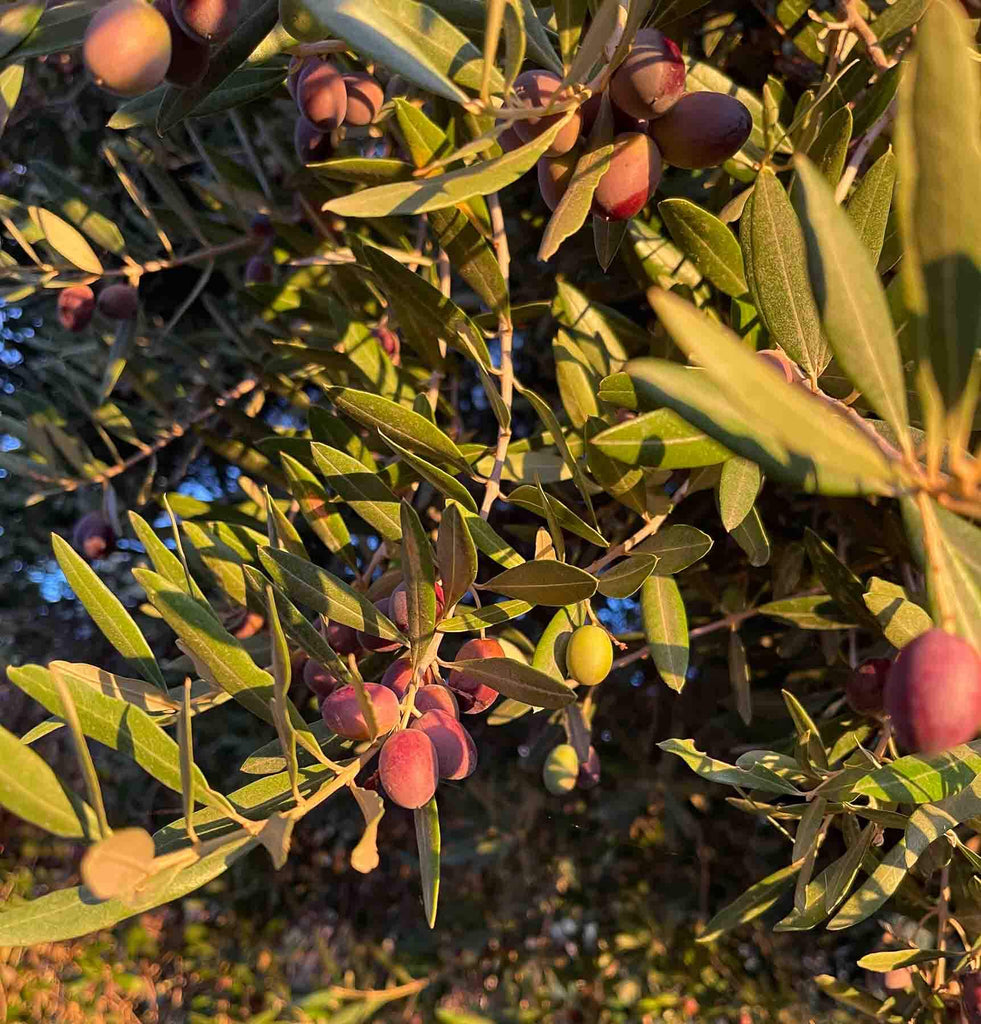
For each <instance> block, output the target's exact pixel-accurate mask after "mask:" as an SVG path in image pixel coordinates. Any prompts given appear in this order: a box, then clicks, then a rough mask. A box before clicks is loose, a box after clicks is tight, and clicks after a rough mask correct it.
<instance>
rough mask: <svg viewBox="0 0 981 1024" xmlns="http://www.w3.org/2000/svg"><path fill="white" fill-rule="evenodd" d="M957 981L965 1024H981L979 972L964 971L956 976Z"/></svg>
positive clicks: (980, 972) (980, 978) (980, 983)
mask: <svg viewBox="0 0 981 1024" xmlns="http://www.w3.org/2000/svg"><path fill="white" fill-rule="evenodd" d="M957 980H958V981H959V982H960V985H961V1010H962V1011H963V1014H964V1021H965V1024H981V971H965V972H964V973H963V974H958V975H957Z"/></svg>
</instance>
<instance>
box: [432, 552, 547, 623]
mask: <svg viewBox="0 0 981 1024" xmlns="http://www.w3.org/2000/svg"><path fill="white" fill-rule="evenodd" d="M525 564H526V565H527V564H530V563H525ZM461 607H464V606H459V605H458V606H457V612H458V614H457V615H454V616H452V618H449V619H443V620H442V622H440V623H439V625H438V626H437V627H436V628H437V629H438V630H439V632H440V633H472V632H474V631H476V630H478V629H486V628H487V627H488V626H498V625H500V624H501V623H502V622H510V621H511V620H512V619H517V618H519V617H520V616H522V615H525V614H526V613H528V612H530V611H531V610H532V608H534V607H535V604H534V603H533V602H531V601H522V600H517V599H516V600H512V601H498V602H497V604H485V605H484V606H483V607H482V608H476V609H471V608H466V609H465V610H464V611H460V608H461Z"/></svg>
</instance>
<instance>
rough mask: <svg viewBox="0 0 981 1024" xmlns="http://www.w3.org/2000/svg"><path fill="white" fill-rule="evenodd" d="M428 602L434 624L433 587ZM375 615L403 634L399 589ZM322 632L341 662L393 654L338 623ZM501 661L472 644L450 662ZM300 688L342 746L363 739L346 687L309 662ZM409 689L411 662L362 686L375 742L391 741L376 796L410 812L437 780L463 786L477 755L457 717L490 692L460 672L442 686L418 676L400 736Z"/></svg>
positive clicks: (477, 708) (492, 646) (493, 650)
mask: <svg viewBox="0 0 981 1024" xmlns="http://www.w3.org/2000/svg"><path fill="white" fill-rule="evenodd" d="M435 596H436V613H437V618H438V617H439V616H440V615H442V613H443V591H442V588H441V587H440V585H439V584H438V583H437V584H436V587H435ZM375 607H376V608H377V609H378V610H379V612H381V613H382V614H383V615H385V616H387V617H388V618H390V619H391V620H392V621H393V622H394V623H395V624H396V625H397V626H398V627H399V628H400V629H402V630H406V629H408V625H409V613H408V612H409V610H408V595H407V594H406V590H405V586H404V585H402V584H400V585H399V586H398V587H396V588H395V590H394V591H392V594H391V595H390V596H389V597H386V598H382V599H380V600H378V601H376V602H375ZM322 632H323V635H324V638H325V639H326V640H327V642H328V643H329V644H330V645H331V647H332V648H333V649H334V651H335V652H336V653H337V654H339V655H341V656H348V655H357V654H358V653H359V652H361V651H375V652H386V651H397V650H398V649H399V646H400V645H399V644H398V643H393V642H392V641H389V640H385V639H383V638H381V637H377V636H372V635H370V634H368V633H364V632H361V631H356V630H354V629H352V628H351V627H350V626H345V625H342V624H341V623H338V622H330V623H327V624H326V625H324V626H323V628H322ZM503 657H505V652H504V648H503V647H501V645H500V643H499V642H498V641H497V640H493V639H486V640H484V639H474V640H468V641H467V642H466V643H464V644H463V645H462V646H461V647H460V649H459V651H458V652H457V656H456V661H457V662H466V661H475V660H482V659H484V658H503ZM303 680H304V682H305V683H306V684H307V686H308V687H309V688H310V689H311V690H312V691H313V693H314V694H316V696H317V698H318V701H319V703H320V713H321V715H322V717H323V720H324V722H325V724H326V725H327V727H328V728H329V729H330V730H331V731H332V732H333V733H335V734H336V735H338V736H343V737H344V738H345V739H350V740H359V741H363V740H367V739H370V738H371V737H370V733H369V729H368V723H367V721H366V720H365V717H364V713H363V711H362V708H361V705H360V703H359V702H358V696H357V692H356V690H355V688H354V687H353V686H350V685H344V684H342V682H341V680H339V679H338V678H337V677H336V676H335V675H334V674H333V673H332V672H331V671H330V670H329V669H328V668H326V667H325V666H324V665H321V664H319V663H317V662H315V661H307V662H306V664H305V665H304V667H303ZM412 681H413V670H412V661H411V659H410V658H408V657H407V656H402V657H399V658H396V659H395V660H394V661H393V662H392V663H391V664H390V665H389V666H388V668H387V669H386V670H385V672H384V673H383V674H382V676H381V679H380V680H379V682H377V683H365V684H364V689H365V694H366V696H367V698H368V702H369V703H370V705H371V708H372V711H373V712H374V716H375V724H376V726H377V731H378V735H379V736H384V735H385V734H386V733H391V735H390V736H388V738H387V739H386V740H385V742H384V744H383V745H382V749H381V754H380V755H379V762H378V778H379V781H380V783H381V785H382V788H383V789H384V791H385V793H386V794H387V795H388V797H389V798H390V799H391V800H392V801H393V802H394V803H396V804H398V805H399V806H401V807H408V808H417V807H422V806H423V805H424V804H426V803H428V802H429V800H430V799H432V796H433V794H434V793H435V792H436V786H437V784H438V783H439V780H440V779H465V778H467V776H469V775H470V774H472V772H473V771H474V769H475V768H476V767H477V747H476V745H475V744H474V741H473V738H472V737H471V735H470V733H469V732H468V731H467V729H466V728H464V726H463V725H462V724H461V722H460V715H461V714H468V715H475V714H479V713H480V712H482V711H486V710H487V709H488V708H489V707H490V706H491V704H493V703H494V701H495V699H496V698H497V696H498V692H497V690H495V689H493V688H492V687H490V686H488V685H487V684H486V683H485V682H484V681H483V680H482V679H481V678H479V677H476V676H474V675H473V673H472V672H468V671H467V669H466V668H465V667H462V666H461V667H459V668H453V669H451V670H450V672H449V676H448V678H447V680H446V682H445V683H444V682H442V681H441V680H440V678H439V676H438V675H437V670H436V669H435V668H434V667H429V668H427V669H426V670H425V671H424V672H423V673H422V674H421V678H420V679H419V685H418V687H417V688H416V690H415V693H414V696H413V698H412V702H413V708H414V711H415V713H416V714H415V716H414V717H413V718H412V719H411V722H410V724H409V726H408V728H406V729H400V728H399V725H400V723H401V721H402V715H403V710H404V709H403V704H404V702H405V701H406V699H407V698H408V696H409V693H410V688H411V685H412Z"/></svg>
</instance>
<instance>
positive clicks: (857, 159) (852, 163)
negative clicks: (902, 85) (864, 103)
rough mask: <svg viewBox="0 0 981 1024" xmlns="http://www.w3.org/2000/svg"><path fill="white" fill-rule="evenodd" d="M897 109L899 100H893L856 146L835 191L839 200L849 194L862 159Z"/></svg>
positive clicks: (886, 126) (842, 200)
mask: <svg viewBox="0 0 981 1024" xmlns="http://www.w3.org/2000/svg"><path fill="white" fill-rule="evenodd" d="M896 110H897V102H896V100H893V101H892V103H890V104H889V106H888V107H886V109H885V110H884V111H883V112H882V113H881V114H880V115H879V118H878V120H877V121H875V122H874V123H873V125H872V127H871V128H869V130H868V131H867V132H866V133H865V134H864V135H863V136H862V139H861V141H860V142H859V144H858V145H857V146H856V147H855V152H854V153H852V156H851V159H850V160H849V161H848V166H847V167H846V168H845V173H844V174H843V175H842V176H841V180H840V181H839V182H838V188H837V189H836V191H835V199H836V200H837V202H839V203H841V202H844V200H845V197H846V196H847V195H848V190H849V189H850V188H851V187H852V182H853V181H854V180H855V175H856V174H858V169H859V167H861V166H862V161H863V160H864V159H865V157H866V155H867V154H868V152H869V150H870V149H871V148H872V143H873V142H875V140H876V139H877V138H878V137H879V136H880V135H881V134H882V133H883V132H884V131H885V130H886V128H888V127H889V124H890V123H891V121H892V119H893V118H894V117H895V116H896Z"/></svg>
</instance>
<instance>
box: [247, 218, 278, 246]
mask: <svg viewBox="0 0 981 1024" xmlns="http://www.w3.org/2000/svg"><path fill="white" fill-rule="evenodd" d="M249 233H250V234H251V235H252V237H253V238H261V239H262V240H263V241H268V239H270V238H272V237H273V236H274V235H275V234H276V229H275V228H274V227H273V222H272V221H271V220H270V219H269V215H268V214H266V213H257V214H256V215H255V216H254V217H253V218H252V223H251V224H249Z"/></svg>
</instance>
